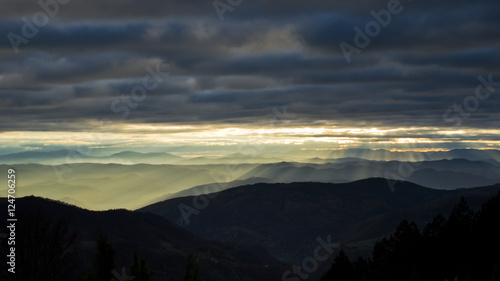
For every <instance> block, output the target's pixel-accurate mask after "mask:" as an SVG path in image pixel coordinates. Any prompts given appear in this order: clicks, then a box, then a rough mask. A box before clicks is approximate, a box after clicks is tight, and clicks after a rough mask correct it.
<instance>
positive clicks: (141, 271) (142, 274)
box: [129, 252, 153, 281]
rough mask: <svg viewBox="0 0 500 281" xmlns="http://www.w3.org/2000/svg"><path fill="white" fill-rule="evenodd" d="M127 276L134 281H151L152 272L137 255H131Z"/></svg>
mask: <svg viewBox="0 0 500 281" xmlns="http://www.w3.org/2000/svg"><path fill="white" fill-rule="evenodd" d="M129 274H130V275H131V276H134V281H151V276H152V275H153V272H152V271H151V270H150V269H149V267H147V266H146V261H145V260H144V258H143V257H140V258H139V257H138V256H137V253H136V252H134V253H133V263H132V265H130V267H129Z"/></svg>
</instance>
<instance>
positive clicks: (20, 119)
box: [0, 0, 500, 155]
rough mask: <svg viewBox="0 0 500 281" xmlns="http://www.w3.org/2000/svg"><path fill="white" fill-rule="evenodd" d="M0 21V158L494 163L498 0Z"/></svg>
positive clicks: (221, 4) (1, 0)
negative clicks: (312, 153) (368, 154)
mask: <svg viewBox="0 0 500 281" xmlns="http://www.w3.org/2000/svg"><path fill="white" fill-rule="evenodd" d="M0 6H1V7H2V9H1V10H0V155H1V154H7V153H11V152H19V151H25V150H54V149H60V148H75V147H85V148H90V149H93V151H94V152H96V153H106V152H115V151H122V150H136V151H183V153H186V154H189V153H190V151H191V152H192V153H194V154H198V153H200V152H203V153H207V154H210V153H215V154H217V153H219V152H220V151H222V152H223V151H229V150H232V149H234V148H235V147H237V145H239V144H241V143H251V144H257V145H263V146H265V145H268V146H270V147H274V148H276V147H282V148H283V149H293V148H302V149H343V148H352V147H369V148H388V149H394V148H396V149H405V148H413V149H452V148H466V147H475V148H495V149H498V148H500V129H499V128H500V113H499V110H498V109H499V107H500V51H499V50H500V48H499V47H500V17H499V16H498V15H499V14H500V2H499V1H497V0H491V1H490V0H480V1H464V0H454V1H451V0H450V1H448V0H443V1H422V0H412V1H409V0H401V1H397V0H390V1H387V0H376V1H368V0H362V1H318V0H310V1H296V0H288V1H286V2H285V1H280V0H277V1H264V0H253V1H249V0H227V1H225V0H216V1H207V0H203V1H199V0H188V1H180V0H166V1H155V0H146V1H132V0H122V1H114V0H112V1H97V0H85V1H83V0H59V1H56V0H47V1H43V0H41V1H27V0H16V1H11V0H0Z"/></svg>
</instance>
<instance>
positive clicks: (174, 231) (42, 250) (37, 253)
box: [0, 197, 282, 281]
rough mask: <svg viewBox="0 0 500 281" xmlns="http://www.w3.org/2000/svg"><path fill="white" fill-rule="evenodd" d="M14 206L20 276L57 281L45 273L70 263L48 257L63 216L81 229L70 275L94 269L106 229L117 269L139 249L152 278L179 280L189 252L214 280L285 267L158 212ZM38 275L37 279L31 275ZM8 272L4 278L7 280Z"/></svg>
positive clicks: (22, 202) (38, 201)
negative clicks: (100, 237) (97, 242)
mask: <svg viewBox="0 0 500 281" xmlns="http://www.w3.org/2000/svg"><path fill="white" fill-rule="evenodd" d="M16 207H17V210H18V212H17V218H18V220H19V221H18V224H17V233H16V234H17V245H16V248H17V260H18V264H17V272H18V274H17V277H18V278H20V279H18V280H19V281H21V280H22V281H27V280H37V281H42V280H47V281H48V280H50V281H56V280H53V279H50V278H47V279H44V278H43V277H42V276H47V275H48V274H49V273H50V272H51V271H58V270H61V269H62V268H64V267H65V266H68V263H69V261H68V260H66V259H65V260H54V261H52V263H51V260H50V259H49V260H47V256H51V255H52V254H51V253H53V252H55V251H57V250H56V246H55V245H59V246H61V245H62V243H63V240H64V239H63V237H62V236H61V237H59V236H58V235H55V234H54V233H53V232H51V229H53V228H54V229H56V228H57V227H56V225H57V223H56V222H57V220H58V219H59V218H61V217H62V218H64V220H65V221H67V223H68V227H69V231H68V233H73V232H74V233H76V234H77V241H78V255H77V257H75V260H73V261H72V262H73V263H75V264H76V265H77V266H76V267H75V271H74V272H73V274H74V275H73V276H72V279H71V280H79V276H80V275H81V274H82V273H83V272H84V271H85V270H87V269H90V267H91V265H92V259H93V256H94V253H95V248H96V245H95V240H96V237H97V234H98V233H104V234H105V235H106V236H107V238H108V240H109V241H110V243H111V244H112V245H113V247H114V248H115V249H116V260H115V267H114V268H115V269H116V270H117V271H120V269H121V268H122V267H128V266H129V265H130V264H131V263H132V253H133V252H134V251H135V252H137V253H138V255H139V256H141V257H144V259H145V261H146V262H147V265H148V266H149V267H150V268H151V269H152V271H153V272H154V275H153V280H158V281H159V280H162V281H163V280H169V279H167V277H168V278H170V277H173V278H174V280H181V277H182V274H183V273H184V269H185V267H186V261H187V258H188V256H189V254H193V257H194V260H195V262H196V264H197V265H198V266H199V267H200V272H201V273H202V275H203V276H204V277H210V278H213V279H215V280H242V279H240V277H241V276H245V279H246V280H255V281H257V280H277V279H278V278H279V276H280V273H281V271H282V269H281V266H280V263H279V262H278V261H277V260H276V259H274V258H273V257H272V256H271V255H269V254H268V253H267V252H266V250H265V249H264V248H262V247H260V246H257V245H249V246H247V245H241V244H228V243H223V242H210V241H207V240H205V239H201V238H199V237H198V236H196V235H194V234H192V233H190V232H188V231H186V230H184V229H182V228H181V227H178V226H177V225H175V224H173V223H171V222H169V221H167V220H166V219H164V218H162V217H160V216H158V215H154V214H149V213H139V212H131V211H127V210H110V211H101V212H95V211H88V210H85V209H80V208H78V207H74V206H70V205H67V204H62V203H60V202H56V201H52V200H46V199H42V198H38V197H26V198H21V199H18V200H17V201H16ZM0 208H2V209H3V210H6V209H7V200H6V199H5V198H2V199H0ZM1 220H2V229H1V230H0V232H7V231H6V230H5V227H4V222H5V221H6V217H5V214H4V213H3V212H2V217H1ZM44 233H45V234H46V235H44ZM58 233H59V232H58ZM60 233H62V231H61V232H60ZM59 239H60V240H61V241H59ZM5 242H6V240H3V241H2V248H1V250H2V253H1V259H2V267H1V272H2V273H6V269H5V265H6V262H5V261H4V259H5V257H6V255H7V254H6V249H8V248H6V247H7V245H6V243H5ZM51 242H54V244H51ZM46 245H47V246H48V247H49V248H47V247H46ZM52 247H53V248H52ZM23 260H24V262H23ZM42 261H44V262H46V265H48V266H44V267H37V266H36V265H35V263H40V264H43V263H42ZM48 267H50V268H48ZM23 273H24V274H23ZM27 273H29V274H30V275H27ZM36 275H38V277H37V278H36V279H30V278H29V276H36ZM4 277H5V276H4ZM4 277H2V280H6V279H4ZM10 277H12V276H10ZM7 280H10V279H7ZM57 280H59V279H57ZM61 281H63V280H61ZM64 281H67V280H64Z"/></svg>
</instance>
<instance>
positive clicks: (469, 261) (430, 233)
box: [321, 192, 500, 281]
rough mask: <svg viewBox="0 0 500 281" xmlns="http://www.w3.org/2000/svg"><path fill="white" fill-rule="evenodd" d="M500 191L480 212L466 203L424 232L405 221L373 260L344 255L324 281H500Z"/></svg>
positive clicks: (376, 248)
mask: <svg viewBox="0 0 500 281" xmlns="http://www.w3.org/2000/svg"><path fill="white" fill-rule="evenodd" d="M499 222H500V192H499V193H498V194H497V196H496V197H495V198H492V199H490V200H488V201H487V202H485V203H484V204H483V205H482V207H481V209H480V210H478V211H477V212H475V211H474V210H472V209H471V208H470V207H469V206H468V204H467V202H466V200H465V199H464V198H462V199H461V201H460V203H459V204H457V205H456V206H455V207H454V208H453V211H452V212H451V214H450V216H449V217H447V218H445V217H443V216H441V215H438V216H436V217H434V219H433V220H432V221H431V222H429V223H427V224H426V225H425V226H424V227H423V228H422V230H420V229H419V227H418V226H417V224H415V223H414V222H408V221H407V220H403V221H402V222H401V223H400V224H399V226H398V227H397V229H396V230H395V232H394V233H393V234H392V235H391V236H390V237H388V238H387V239H386V238H384V239H383V240H382V241H380V242H378V243H377V244H376V245H375V246H374V248H373V256H372V257H370V258H369V259H364V258H362V257H360V258H358V259H351V260H353V262H351V260H350V259H349V257H347V256H346V255H345V253H344V252H340V253H339V254H338V255H337V256H336V258H335V261H334V263H333V264H332V266H331V268H330V270H329V271H328V272H327V273H326V274H325V275H324V276H323V277H322V278H321V281H399V280H412V281H420V280H422V281H424V280H425V281H442V280H489V281H498V280H500V257H499V255H498V253H499V252H500V240H499V237H500V228H499V227H498V223H499Z"/></svg>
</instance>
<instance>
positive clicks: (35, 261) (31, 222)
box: [1, 209, 78, 281]
mask: <svg viewBox="0 0 500 281" xmlns="http://www.w3.org/2000/svg"><path fill="white" fill-rule="evenodd" d="M18 216H19V217H20V218H22V219H20V220H18V221H17V223H16V245H15V247H16V273H15V274H9V276H8V279H7V277H6V276H3V277H5V279H3V277H2V280H22V281H59V280H60V281H67V280H71V279H74V278H75V271H76V270H77V268H78V256H77V245H78V240H77V235H76V233H74V232H71V231H70V230H69V226H68V222H67V221H66V220H64V219H63V218H62V217H61V218H59V219H52V218H50V217H48V216H46V215H45V214H44V212H42V211H41V210H40V209H39V210H37V211H22V210H20V211H18ZM4 242H5V243H4ZM1 244H2V246H1V247H2V248H4V247H5V249H9V247H10V246H8V245H6V244H7V243H6V241H4V240H3V241H2V243H1ZM2 252H6V251H5V250H4V249H2ZM2 256H3V253H2ZM4 272H6V271H4V270H2V273H4Z"/></svg>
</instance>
